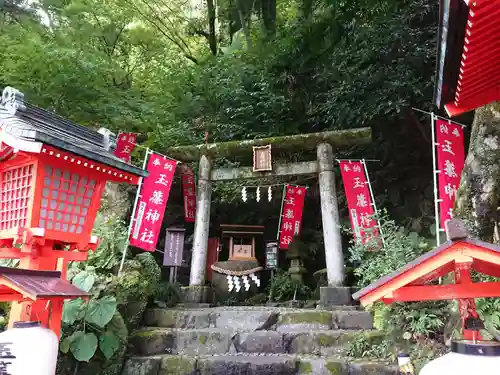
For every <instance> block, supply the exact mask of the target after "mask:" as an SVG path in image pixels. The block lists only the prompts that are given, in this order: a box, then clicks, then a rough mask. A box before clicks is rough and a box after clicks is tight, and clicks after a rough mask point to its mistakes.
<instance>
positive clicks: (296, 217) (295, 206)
mask: <svg viewBox="0 0 500 375" xmlns="http://www.w3.org/2000/svg"><path fill="white" fill-rule="evenodd" d="M306 192H307V188H306V187H304V186H293V185H286V186H285V196H284V197H283V206H282V208H281V224H280V232H279V234H280V235H279V241H280V249H284V250H287V249H288V247H289V245H290V243H291V242H292V240H293V237H294V236H296V235H299V234H300V229H301V227H302V211H303V210H304V200H305V197H306Z"/></svg>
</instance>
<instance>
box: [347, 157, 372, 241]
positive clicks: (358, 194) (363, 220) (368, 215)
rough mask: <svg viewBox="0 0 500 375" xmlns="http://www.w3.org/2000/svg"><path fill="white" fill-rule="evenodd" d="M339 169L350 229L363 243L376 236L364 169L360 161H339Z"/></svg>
mask: <svg viewBox="0 0 500 375" xmlns="http://www.w3.org/2000/svg"><path fill="white" fill-rule="evenodd" d="M340 171H341V174H342V180H343V181H344V188H345V195H346V198H347V207H348V208H349V218H350V220H351V226H352V231H353V232H354V235H355V239H356V240H360V241H361V242H362V243H363V244H364V243H366V241H368V240H369V239H370V238H371V236H376V235H377V233H378V232H377V230H376V227H377V222H376V220H375V219H373V218H372V216H373V214H374V213H375V210H374V209H373V204H372V200H371V195H370V187H369V186H368V181H367V178H366V176H365V169H364V166H363V163H362V162H360V161H341V162H340ZM368 229H369V230H368Z"/></svg>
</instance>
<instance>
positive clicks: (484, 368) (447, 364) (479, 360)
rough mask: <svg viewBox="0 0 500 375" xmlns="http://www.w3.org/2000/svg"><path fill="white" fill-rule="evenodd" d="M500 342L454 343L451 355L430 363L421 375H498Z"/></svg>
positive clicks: (499, 368) (499, 370)
mask: <svg viewBox="0 0 500 375" xmlns="http://www.w3.org/2000/svg"><path fill="white" fill-rule="evenodd" d="M499 372H500V342H497V341H477V342H476V343H474V342H472V341H467V340H463V341H453V342H452V344H451V353H448V354H446V355H444V356H442V357H440V358H437V359H435V360H434V361H432V362H429V363H428V364H427V365H425V366H424V368H423V369H422V370H421V371H420V375H443V374H453V375H471V374H477V375H498V374H499Z"/></svg>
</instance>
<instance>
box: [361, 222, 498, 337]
mask: <svg viewBox="0 0 500 375" xmlns="http://www.w3.org/2000/svg"><path fill="white" fill-rule="evenodd" d="M446 232H447V235H448V241H447V242H446V243H444V244H443V245H441V246H439V247H438V248H436V249H435V250H433V251H430V252H428V253H426V254H424V255H422V256H421V257H419V258H417V259H415V260H414V261H413V262H411V263H409V264H407V265H406V266H404V267H403V268H401V269H400V270H398V271H396V272H394V273H392V274H390V275H387V276H385V277H382V278H381V279H379V280H377V281H376V282H374V283H373V284H371V285H369V286H367V287H366V288H364V289H362V290H360V291H359V292H357V293H355V294H354V295H353V298H354V299H356V300H359V301H360V303H361V305H362V306H367V305H370V304H372V303H374V302H377V301H383V302H384V303H386V304H389V303H392V302H416V301H435V300H450V299H457V300H458V302H459V311H460V315H461V318H462V329H463V335H464V339H466V340H473V339H477V340H481V336H480V334H479V332H477V331H475V330H470V329H468V328H467V325H466V322H467V321H468V320H469V319H471V318H473V319H478V318H479V317H478V314H477V312H476V303H475V300H474V299H475V298H486V297H500V282H473V280H472V278H471V271H476V272H478V273H481V274H484V275H488V276H494V277H500V247H499V246H496V245H492V244H490V243H486V242H483V241H479V240H475V239H469V238H468V233H467V231H466V230H465V226H464V224H463V223H462V222H461V221H460V220H456V219H454V220H451V221H449V222H447V231H446ZM449 273H453V275H454V278H455V283H454V284H446V285H438V284H437V282H436V281H437V279H438V278H440V277H444V276H446V275H448V274H449Z"/></svg>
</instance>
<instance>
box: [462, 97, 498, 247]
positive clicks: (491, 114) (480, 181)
mask: <svg viewBox="0 0 500 375" xmlns="http://www.w3.org/2000/svg"><path fill="white" fill-rule="evenodd" d="M499 161H500V105H499V104H490V105H486V106H484V107H481V108H479V109H477V110H476V113H475V116H474V122H473V124H472V131H471V139H470V145H469V153H468V155H467V159H466V160H465V166H464V170H463V172H462V178H461V182H460V188H459V190H458V193H457V200H456V206H455V216H456V217H458V218H460V219H462V220H464V222H465V223H466V225H467V227H468V229H469V231H470V233H471V235H473V236H474V237H476V238H480V239H482V240H484V241H490V242H491V241H493V239H494V238H493V237H494V233H495V227H496V223H497V209H498V206H499V205H500V162H499Z"/></svg>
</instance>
